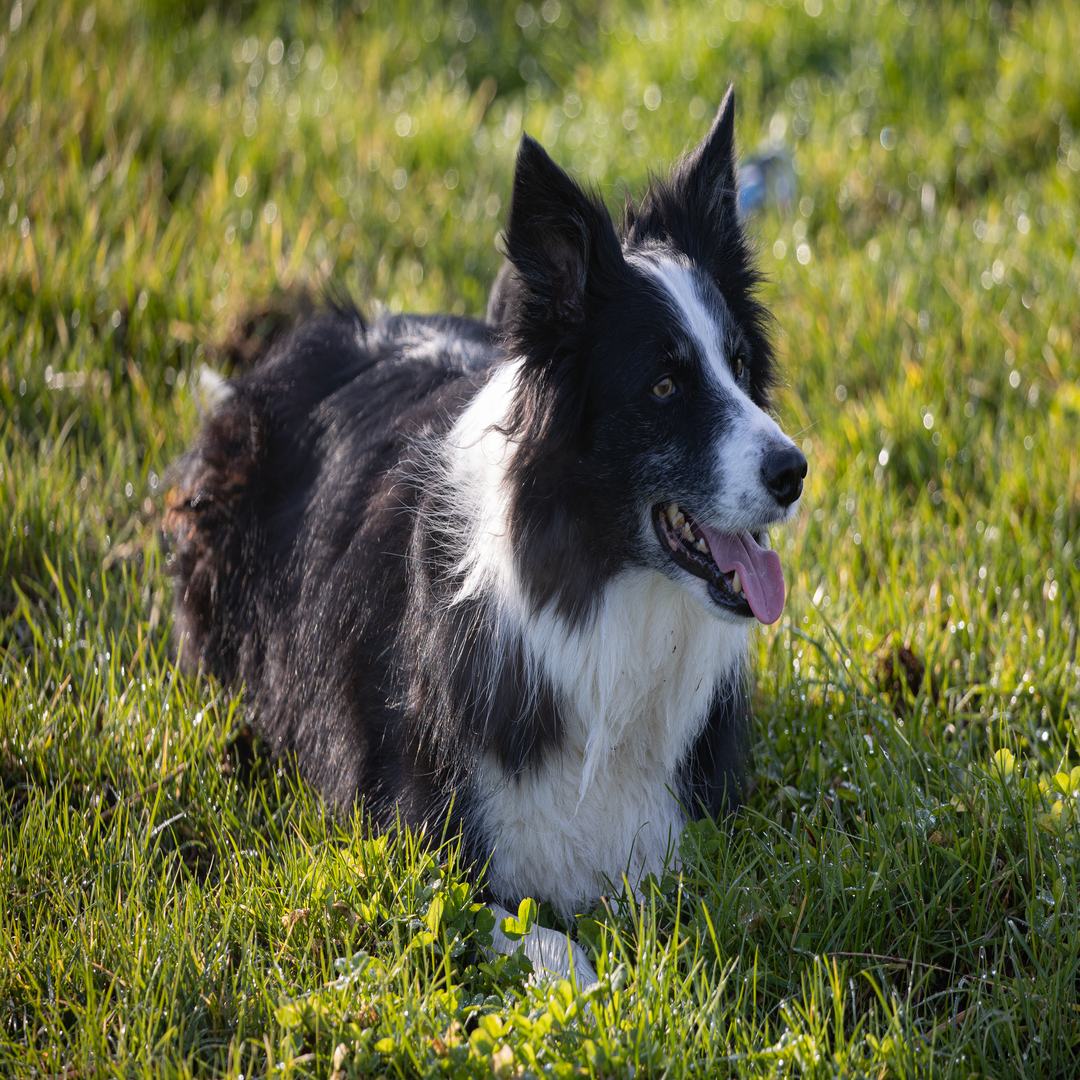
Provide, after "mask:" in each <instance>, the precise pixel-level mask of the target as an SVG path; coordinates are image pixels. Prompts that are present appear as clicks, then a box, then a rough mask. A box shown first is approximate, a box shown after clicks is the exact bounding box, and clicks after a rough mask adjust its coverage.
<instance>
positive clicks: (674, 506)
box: [664, 502, 679, 523]
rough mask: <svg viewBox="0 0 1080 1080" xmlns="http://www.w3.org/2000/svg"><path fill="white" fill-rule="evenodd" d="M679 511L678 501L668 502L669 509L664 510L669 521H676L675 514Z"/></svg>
mask: <svg viewBox="0 0 1080 1080" xmlns="http://www.w3.org/2000/svg"><path fill="white" fill-rule="evenodd" d="M678 512H679V504H678V503H676V502H673V503H668V504H667V509H666V510H665V511H664V513H665V514H666V515H667V519H668V521H670V522H672V523H674V521H675V515H676V514H677V513H678Z"/></svg>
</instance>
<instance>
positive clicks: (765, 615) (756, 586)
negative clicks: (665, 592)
mask: <svg viewBox="0 0 1080 1080" xmlns="http://www.w3.org/2000/svg"><path fill="white" fill-rule="evenodd" d="M653 525H654V526H655V527H656V533H657V536H659V538H660V542H661V543H662V544H663V545H664V547H665V548H666V549H667V551H668V552H669V554H670V555H671V558H672V559H673V560H674V561H675V562H676V563H677V564H678V565H679V566H681V567H682V568H683V569H684V570H687V571H688V572H689V573H691V574H693V575H694V576H695V577H699V578H701V579H702V580H704V581H705V582H707V583H708V586H709V595H710V596H711V597H712V599H713V602H714V603H716V604H718V605H719V606H720V607H722V608H724V610H725V611H730V612H732V614H735V615H742V616H744V617H746V618H748V619H749V618H755V619H757V620H759V621H760V622H763V623H774V622H776V620H777V619H779V618H780V613H781V612H782V611H783V610H784V572H783V570H782V569H781V568H780V557H779V556H778V555H777V554H776V552H775V551H770V550H769V549H768V548H765V547H763V546H762V545H761V544H760V543H759V542H758V540H757V539H755V537H754V536H753V535H752V534H751V533H749V532H744V533H738V534H730V533H722V532H717V531H716V530H715V529H711V528H709V526H708V525H703V524H702V523H701V522H700V521H698V520H697V519H696V518H695V517H694V515H693V514H691V513H690V512H689V511H687V510H686V509H685V508H684V507H680V506H679V504H678V503H676V502H667V503H657V505H656V506H654V507H653ZM762 539H764V538H762Z"/></svg>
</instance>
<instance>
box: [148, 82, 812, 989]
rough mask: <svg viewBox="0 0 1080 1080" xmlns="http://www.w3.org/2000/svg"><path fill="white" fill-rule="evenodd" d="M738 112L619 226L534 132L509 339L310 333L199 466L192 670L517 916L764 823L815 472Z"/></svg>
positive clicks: (218, 433)
mask: <svg viewBox="0 0 1080 1080" xmlns="http://www.w3.org/2000/svg"><path fill="white" fill-rule="evenodd" d="M734 112H735V108H734V96H733V93H732V92H731V91H730V90H729V91H728V94H727V96H726V97H725V98H724V102H723V104H722V106H721V108H720V112H719V114H718V116H717V119H716V121H715V123H714V124H713V126H712V129H711V130H710V132H709V133H708V135H707V136H706V138H705V140H704V141H703V142H702V143H701V145H700V146H698V147H697V148H696V149H695V150H694V151H693V153H691V154H690V155H689V156H688V157H686V158H685V159H683V160H682V161H680V162H679V163H678V164H677V165H676V166H675V168H674V170H673V172H672V174H671V176H670V178H669V179H667V180H666V181H658V182H655V183H654V184H653V186H652V188H651V189H650V190H649V191H648V193H647V194H646V195H645V197H644V199H643V201H642V202H641V204H640V205H639V206H637V207H635V206H634V205H633V204H632V203H629V202H628V204H627V208H626V211H625V218H624V222H623V224H622V227H621V229H617V228H616V226H615V225H614V224H613V223H612V220H611V217H610V216H609V214H608V211H607V210H606V209H605V207H604V205H603V203H602V202H601V201H600V199H599V198H598V197H596V196H595V195H590V194H587V193H586V192H584V191H582V189H581V188H580V187H578V185H577V184H575V183H574V181H573V180H572V179H571V178H570V177H569V176H568V175H567V174H566V173H565V172H563V170H562V169H560V168H559V167H558V166H557V165H556V164H555V163H554V162H553V161H552V160H551V159H550V158H549V157H548V155H547V154H546V153H545V152H544V150H543V149H541V147H540V145H539V144H538V143H536V142H535V141H533V140H532V139H530V138H529V137H527V136H526V137H524V138H523V139H522V142H521V147H520V150H519V152H518V157H517V165H516V171H515V174H514V187H513V197H512V201H511V206H510V212H509V217H508V221H507V226H506V253H507V256H508V264H507V265H508V268H509V269H508V271H507V272H505V273H503V274H501V275H500V278H499V280H498V283H497V288H496V290H495V291H494V293H493V296H492V303H491V311H492V312H493V313H494V316H495V318H494V321H492V319H491V318H489V321H488V322H487V323H481V322H476V321H472V320H468V319H461V318H452V317H449V316H412V315H402V316H393V317H381V318H379V319H378V320H377V321H375V322H374V323H372V324H368V323H366V322H365V321H364V319H363V318H362V317H361V316H360V315H359V314H358V313H357V312H355V311H351V310H336V311H333V312H331V313H328V314H323V315H318V316H315V317H313V318H310V319H309V320H308V321H306V322H305V323H303V324H302V325H301V326H300V327H299V328H298V329H297V330H296V331H294V332H293V333H292V335H291V336H290V337H288V338H287V339H286V340H285V341H284V342H283V343H281V344H280V345H278V346H275V347H274V348H273V349H272V351H271V352H270V354H269V355H268V356H267V358H266V359H265V360H264V361H263V362H262V363H261V364H260V365H259V366H258V367H257V368H256V369H255V370H254V371H253V372H252V373H250V374H248V375H246V376H244V377H242V378H239V379H237V380H235V381H233V382H231V383H229V384H226V386H225V391H226V392H225V394H224V395H223V400H222V401H221V402H220V403H219V405H218V407H217V408H216V411H215V412H214V414H213V416H212V417H211V418H210V420H209V421H208V423H207V424H206V427H205V429H204V430H203V432H202V434H201V435H200V436H199V438H198V439H197V441H196V442H195V444H194V446H193V447H192V449H191V450H190V451H189V452H188V454H187V455H186V456H185V457H184V458H183V459H182V460H181V461H180V462H179V463H178V465H177V467H176V470H175V474H174V479H175V487H174V489H173V492H172V495H171V497H170V505H169V510H168V515H167V530H168V532H169V534H170V538H171V542H172V546H173V557H174V567H175V573H176V575H177V578H178V581H177V589H176V627H177V632H178V635H179V644H180V655H181V659H182V663H183V664H184V666H185V667H186V668H188V669H194V668H196V667H198V666H200V665H201V666H202V667H203V668H204V669H208V670H209V671H211V672H213V673H214V674H216V675H217V676H218V677H219V678H220V679H222V680H225V681H242V682H243V683H244V684H245V686H246V693H247V695H248V699H249V702H250V705H251V706H252V708H253V710H254V714H255V716H256V719H257V725H258V728H259V730H260V731H261V732H262V733H263V734H264V735H265V737H266V738H267V739H268V740H269V741H270V743H271V744H272V746H273V747H274V749H275V750H276V751H278V752H281V753H291V754H294V755H295V756H296V758H297V760H298V762H299V767H300V770H301V772H302V774H303V775H304V776H305V777H306V778H308V779H309V780H310V781H311V782H312V783H313V784H315V785H317V786H318V787H319V788H320V789H321V791H322V792H323V793H324V795H325V797H326V798H327V800H328V801H329V802H330V803H331V804H333V805H335V806H337V807H351V806H352V805H353V804H354V803H356V802H357V801H358V800H362V802H363V806H364V809H365V810H366V811H368V812H370V813H371V815H372V816H373V818H374V820H375V821H376V822H378V823H383V824H390V823H392V822H393V821H394V820H395V817H396V815H399V814H400V816H401V818H402V819H404V820H405V821H407V822H409V823H411V824H413V825H417V826H419V825H423V824H427V825H429V826H431V827H433V828H434V829H435V830H436V831H437V833H442V831H443V827H444V825H445V823H446V821H447V818H448V817H449V820H450V822H451V825H452V827H453V828H454V829H457V830H460V833H461V836H462V838H463V842H464V845H465V850H466V852H467V854H468V855H469V856H470V857H471V858H473V859H475V860H476V862H477V863H478V864H483V863H484V862H485V861H487V865H488V873H487V887H488V889H489V890H490V893H491V894H492V896H493V897H494V898H495V899H496V900H501V901H504V902H513V903H515V904H516V901H517V900H518V899H520V898H522V897H523V896H532V897H535V898H537V899H546V900H549V901H550V902H551V903H552V904H553V905H554V907H555V908H556V909H557V910H559V911H561V912H565V913H570V912H573V911H574V910H577V909H578V905H581V904H582V903H585V904H589V903H591V902H595V901H596V899H597V897H598V896H599V895H600V890H601V887H602V883H603V881H604V880H605V879H611V880H613V881H614V882H616V883H617V884H618V883H620V882H621V881H622V880H623V877H624V875H625V876H626V878H627V880H628V881H629V883H630V885H631V887H633V886H634V885H635V884H636V883H637V882H638V881H640V879H641V877H642V876H643V875H644V874H645V873H648V872H650V871H652V872H657V871H659V870H661V869H662V867H663V865H664V862H665V859H668V858H670V857H672V855H673V854H674V853H675V852H676V851H677V844H678V838H679V833H680V830H681V828H682V825H683V823H684V821H685V820H686V816H687V815H688V814H690V815H700V814H702V813H707V814H713V815H717V814H721V813H722V812H724V810H725V809H726V808H730V807H733V806H734V805H736V804H737V801H738V793H739V786H740V764H741V761H742V756H743V747H744V741H745V736H746V729H747V724H748V705H747V700H746V693H745V680H746V667H747V653H748V641H749V638H750V632H751V627H752V626H753V625H754V623H755V620H758V621H761V622H762V623H772V622H775V621H776V619H778V618H779V616H780V612H781V609H782V607H783V604H784V579H783V575H782V573H781V569H780V560H779V558H778V557H777V555H776V554H775V553H774V552H772V551H770V550H768V548H767V539H766V535H767V530H768V527H769V526H770V525H773V524H774V523H777V522H782V521H784V520H786V519H789V518H790V517H791V516H792V515H793V514H794V512H795V508H796V505H797V503H798V500H799V496H800V494H801V492H802V482H803V477H804V475H805V473H806V460H805V458H804V457H803V455H802V454H801V453H800V452H799V450H798V449H797V448H796V446H795V444H794V443H793V442H792V441H791V440H790V439H789V438H788V437H787V436H785V435H784V433H783V432H782V431H781V430H780V428H779V427H778V426H777V424H776V423H775V422H774V420H773V419H772V417H771V416H770V415H769V412H768V409H769V390H770V386H771V385H772V384H773V382H774V379H775V371H774V362H773V354H772V349H771V346H770V342H769V336H768V329H769V316H768V314H767V312H766V310H765V309H764V308H763V306H762V305H761V303H760V302H759V301H758V300H757V299H755V290H756V287H757V285H758V280H759V279H758V275H757V272H756V270H755V267H754V263H753V256H752V251H751V248H750V246H749V243H748V241H747V238H746V236H745V235H744V232H743V228H742V225H741V222H740V218H739V215H738V212H737V208H736V171H735V170H736V159H735V154H734ZM545 935H546V936H545ZM503 944H504V945H506V944H507V943H506V942H503ZM509 947H512V946H509ZM529 949H530V950H531V951H530V955H532V956H533V959H534V961H536V960H539V962H541V963H542V964H544V965H545V966H551V967H554V968H556V969H558V970H565V969H566V967H567V952H566V941H565V938H563V937H561V936H559V935H556V934H554V932H553V931H542V932H539V933H537V934H534V935H533V938H532V940H531V941H530V942H529ZM576 962H577V964H578V965H580V964H582V963H583V959H582V957H581V956H580V954H577V958H576ZM578 974H579V976H580V975H582V971H581V969H580V967H579V969H578Z"/></svg>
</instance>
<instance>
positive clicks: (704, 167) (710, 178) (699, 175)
mask: <svg viewBox="0 0 1080 1080" xmlns="http://www.w3.org/2000/svg"><path fill="white" fill-rule="evenodd" d="M737 167H738V166H737V163H736V160H735V87H734V86H729V87H728V91H727V93H726V94H725V95H724V100H723V101H722V102H721V103H720V111H719V112H718V113H717V114H716V119H715V120H714V121H713V125H712V127H711V128H710V129H709V134H708V135H706V136H705V138H704V139H702V140H701V142H700V143H699V144H698V145H697V147H695V149H694V150H693V152H692V153H690V154H689V155H688V156H687V157H685V158H683V160H682V161H681V162H680V163H679V166H678V168H677V169H676V170H675V175H674V176H673V177H672V178H671V179H672V187H673V188H675V189H676V190H677V191H678V192H679V194H681V195H682V197H683V198H684V199H685V200H686V202H687V204H688V205H690V206H694V205H696V206H697V207H699V208H701V209H708V210H712V211H718V210H720V209H728V208H734V206H735V194H736V192H735V179H736V171H737Z"/></svg>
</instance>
